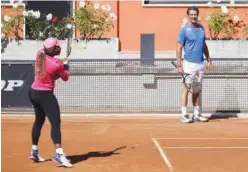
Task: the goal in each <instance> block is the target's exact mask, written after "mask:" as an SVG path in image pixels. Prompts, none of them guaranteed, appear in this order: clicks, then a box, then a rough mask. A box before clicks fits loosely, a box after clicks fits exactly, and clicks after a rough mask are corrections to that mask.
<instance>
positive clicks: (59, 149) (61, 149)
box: [56, 148, 64, 154]
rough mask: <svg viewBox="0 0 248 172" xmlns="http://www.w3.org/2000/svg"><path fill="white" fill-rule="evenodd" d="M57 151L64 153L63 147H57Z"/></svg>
mask: <svg viewBox="0 0 248 172" xmlns="http://www.w3.org/2000/svg"><path fill="white" fill-rule="evenodd" d="M56 153H58V154H64V151H63V148H57V149H56Z"/></svg>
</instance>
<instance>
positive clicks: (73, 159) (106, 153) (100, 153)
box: [67, 146, 127, 164]
mask: <svg viewBox="0 0 248 172" xmlns="http://www.w3.org/2000/svg"><path fill="white" fill-rule="evenodd" d="M126 147H127V146H121V147H118V148H116V149H114V150H112V151H96V152H88V153H87V154H81V155H68V156H67V158H68V159H69V160H70V161H71V163H72V164H76V163H79V162H82V161H85V160H87V159H89V158H93V157H97V158H98V157H108V156H112V155H118V154H120V153H118V152H117V151H118V150H122V149H125V148H126Z"/></svg>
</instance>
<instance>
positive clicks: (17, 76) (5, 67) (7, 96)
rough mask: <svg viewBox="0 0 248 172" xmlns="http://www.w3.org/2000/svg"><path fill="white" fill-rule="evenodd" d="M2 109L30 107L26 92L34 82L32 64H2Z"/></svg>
mask: <svg viewBox="0 0 248 172" xmlns="http://www.w3.org/2000/svg"><path fill="white" fill-rule="evenodd" d="M1 68H2V76H1V85H2V87H1V94H2V97H1V100H2V108H6V107H32V105H31V103H30V101H29V99H28V90H29V88H30V86H31V84H32V82H33V80H34V66H33V65H32V64H2V65H1Z"/></svg>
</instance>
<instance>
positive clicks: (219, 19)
mask: <svg viewBox="0 0 248 172" xmlns="http://www.w3.org/2000/svg"><path fill="white" fill-rule="evenodd" d="M217 3H218V2H217ZM231 3H234V2H233V1H231ZM208 4H209V6H210V7H211V8H212V12H211V13H210V14H208V15H206V16H205V21H206V23H207V29H206V30H208V33H209V38H207V41H206V42H207V45H208V47H209V50H210V54H211V56H213V57H219V58H227V57H231V58H235V57H247V56H248V54H246V53H245V51H246V50H245V49H246V48H245V47H247V46H248V42H247V39H245V38H246V37H247V36H245V34H243V35H242V30H243V33H245V28H246V27H247V25H246V24H245V23H244V22H243V21H242V20H240V18H239V16H237V15H236V14H235V9H234V8H229V9H228V8H227V6H225V5H221V6H220V8H218V7H215V5H216V4H213V3H212V2H209V3H208ZM240 37H241V38H240Z"/></svg>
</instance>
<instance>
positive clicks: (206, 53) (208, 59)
mask: <svg viewBox="0 0 248 172" xmlns="http://www.w3.org/2000/svg"><path fill="white" fill-rule="evenodd" d="M204 55H205V57H206V59H207V62H209V63H210V61H211V60H210V56H209V51H208V46H207V44H206V41H204Z"/></svg>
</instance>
